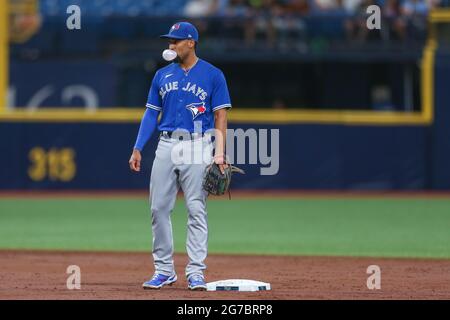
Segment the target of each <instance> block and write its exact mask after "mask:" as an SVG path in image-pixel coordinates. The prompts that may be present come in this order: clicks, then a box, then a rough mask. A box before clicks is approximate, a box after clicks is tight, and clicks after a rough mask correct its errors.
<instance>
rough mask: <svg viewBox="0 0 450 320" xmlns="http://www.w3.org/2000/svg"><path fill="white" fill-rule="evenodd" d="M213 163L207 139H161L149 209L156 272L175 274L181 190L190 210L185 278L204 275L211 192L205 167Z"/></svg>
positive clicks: (153, 171)
mask: <svg viewBox="0 0 450 320" xmlns="http://www.w3.org/2000/svg"><path fill="white" fill-rule="evenodd" d="M211 161H212V143H211V140H210V139H208V137H204V138H197V139H195V140H190V141H189V140H188V141H180V140H178V139H173V138H168V137H163V136H162V137H161V138H160V140H159V143H158V148H157V150H156V156H155V160H154V162H153V166H152V172H151V177H150V207H151V215H152V232H153V252H152V253H153V260H154V265H155V271H156V272H157V273H161V274H164V275H172V274H174V273H175V268H174V261H173V253H174V245H173V234H172V222H171V214H172V211H173V208H174V205H175V200H176V197H177V193H178V190H179V188H180V187H181V189H182V191H183V193H184V199H185V203H186V207H187V211H188V219H187V220H188V222H187V239H186V250H187V254H188V257H189V262H188V264H187V266H186V269H185V274H186V277H187V278H189V277H190V276H191V275H193V274H203V271H204V270H205V269H206V265H205V262H204V260H205V259H206V256H207V251H208V220H207V209H206V199H207V196H208V193H207V192H206V191H204V190H203V187H202V183H203V177H204V173H205V169H206V166H207V165H208V164H210V163H211Z"/></svg>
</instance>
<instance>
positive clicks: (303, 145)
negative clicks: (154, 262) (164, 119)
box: [0, 52, 450, 190]
mask: <svg viewBox="0 0 450 320" xmlns="http://www.w3.org/2000/svg"><path fill="white" fill-rule="evenodd" d="M434 80H435V81H434V82H435V88H434V122H433V124H431V125H404V126H355V125H330V124H327V125H325V124H297V125H262V124H252V123H247V124H245V125H242V124H234V123H230V126H229V127H230V128H242V129H244V130H246V129H248V128H255V129H258V128H262V129H279V130H280V163H279V171H278V174H276V175H271V176H262V175H260V169H261V167H264V165H261V164H256V165H242V167H243V168H244V169H245V170H246V171H247V174H246V175H245V176H239V175H237V176H235V179H234V182H233V185H234V188H235V189H317V190H319V189H320V190H323V189H328V190H337V189H343V190H423V189H437V190H449V189H450V165H449V164H450V95H449V94H448V84H449V83H450V57H449V55H445V54H441V53H439V52H437V55H436V59H435V76H434ZM138 127H139V124H138V123H86V122H84V123H39V122H34V123H30V122H28V123H21V122H0V151H1V152H0V155H1V156H0V170H1V174H0V189H3V190H6V189H17V190H20V189H25V190H32V189H54V190H56V189H62V190H64V189H66V190H72V189H112V190H127V189H145V188H147V187H148V183H149V175H150V169H151V163H152V161H153V157H154V151H155V148H156V139H155V136H154V137H153V138H152V140H151V142H150V143H149V144H148V145H147V146H146V148H145V150H144V162H143V171H142V172H141V173H139V174H136V173H132V172H130V170H129V169H128V159H129V156H130V152H131V149H132V146H133V144H134V141H135V137H136V133H137V131H138ZM247 151H248V150H247Z"/></svg>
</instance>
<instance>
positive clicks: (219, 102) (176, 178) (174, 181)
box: [129, 22, 231, 290]
mask: <svg viewBox="0 0 450 320" xmlns="http://www.w3.org/2000/svg"><path fill="white" fill-rule="evenodd" d="M161 37H162V38H167V39H169V40H168V41H169V49H168V50H170V52H171V53H173V55H174V57H176V60H175V61H174V62H172V63H171V64H169V65H167V66H165V67H163V68H161V69H159V70H158V71H157V72H156V74H155V76H154V78H153V81H152V84H151V88H150V92H149V95H148V101H147V105H146V107H147V109H146V111H145V113H144V115H143V118H142V121H141V125H140V128H139V133H138V137H137V140H136V143H135V146H134V148H133V152H132V155H131V158H130V160H129V165H130V168H131V170H133V171H137V172H138V171H140V167H141V150H142V149H143V147H144V145H145V144H146V143H147V141H148V140H149V139H150V137H151V135H152V133H153V131H154V130H155V129H156V127H157V128H158V131H159V142H158V147H157V150H156V155H155V160H154V162H153V166H152V171H151V177H150V207H151V215H152V231H153V251H152V252H153V260H154V268H155V273H154V275H153V277H152V278H151V279H150V280H149V281H147V282H145V283H144V284H143V287H144V288H145V289H160V288H161V287H163V286H164V285H168V284H172V283H173V282H175V281H176V280H177V275H176V273H175V268H174V261H173V251H174V249H173V235H172V224H171V217H170V215H171V213H172V210H173V207H174V204H175V200H176V196H177V193H178V190H179V188H181V189H182V190H183V193H184V198H185V201H186V206H187V209H188V224H187V240H186V250H187V254H188V256H189V262H188V265H187V266H186V269H185V275H186V278H187V280H188V288H189V289H191V290H206V283H205V278H204V271H205V269H206V265H205V262H204V261H205V259H206V256H207V246H208V223H207V211H206V199H207V195H208V194H207V192H206V191H204V190H203V187H202V182H203V176H204V172H205V169H206V166H207V165H208V164H210V163H211V162H212V161H214V162H215V163H217V164H218V165H219V167H220V170H221V171H222V173H223V170H224V169H225V168H227V166H228V165H227V164H226V161H225V156H224V154H225V137H226V129H227V110H228V109H229V108H231V101H230V96H229V93H228V88H227V84H226V80H225V77H224V75H223V73H222V71H221V70H220V69H218V68H216V67H214V66H213V65H211V64H210V63H208V62H206V61H204V60H202V59H199V58H198V57H197V55H196V50H195V49H196V45H197V43H198V40H199V38H198V32H197V29H196V28H195V27H194V26H193V25H192V24H190V23H188V22H179V23H175V24H174V25H173V26H172V27H171V28H170V31H169V33H168V34H165V35H162V36H161ZM165 51H167V50H165ZM160 113H161V119H160V121H159V123H158V120H157V119H158V116H159V114H160ZM211 130H213V131H214V132H215V133H216V134H215V146H214V147H215V148H214V152H213V147H212V146H213V144H212V142H211V138H209V139H208V138H207V131H209V132H210V131H211ZM179 132H183V133H187V134H181V135H179V134H177V133H179ZM180 137H182V138H183V140H182V141H181V142H180ZM179 143H182V144H185V146H188V147H189V146H192V145H197V146H198V145H199V146H200V148H197V147H195V146H194V147H193V148H192V149H190V151H189V152H192V153H194V155H193V158H194V159H195V158H197V159H198V158H203V157H204V156H202V154H205V150H207V152H206V154H207V157H206V158H207V159H206V160H205V161H201V162H200V163H199V162H198V161H197V162H193V163H188V162H182V163H180V162H179V161H174V159H173V157H174V152H173V150H174V147H175V146H176V145H177V144H179ZM208 150H209V152H208ZM175 153H176V152H175ZM182 153H183V152H182ZM199 153H202V154H199ZM213 155H214V156H213Z"/></svg>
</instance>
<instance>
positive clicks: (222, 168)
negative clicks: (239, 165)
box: [214, 154, 228, 174]
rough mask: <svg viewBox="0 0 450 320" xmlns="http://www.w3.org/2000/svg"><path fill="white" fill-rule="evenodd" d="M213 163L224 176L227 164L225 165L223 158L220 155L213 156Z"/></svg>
mask: <svg viewBox="0 0 450 320" xmlns="http://www.w3.org/2000/svg"><path fill="white" fill-rule="evenodd" d="M214 163H215V164H218V165H219V169H220V172H221V173H222V174H224V173H225V169H226V168H228V164H227V162H226V160H225V156H224V155H223V154H222V155H220V154H219V155H215V156H214Z"/></svg>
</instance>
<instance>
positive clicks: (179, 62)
mask: <svg viewBox="0 0 450 320" xmlns="http://www.w3.org/2000/svg"><path fill="white" fill-rule="evenodd" d="M175 62H176V63H178V64H182V63H183V59H181V58H180V56H179V55H177V57H176V58H175Z"/></svg>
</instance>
